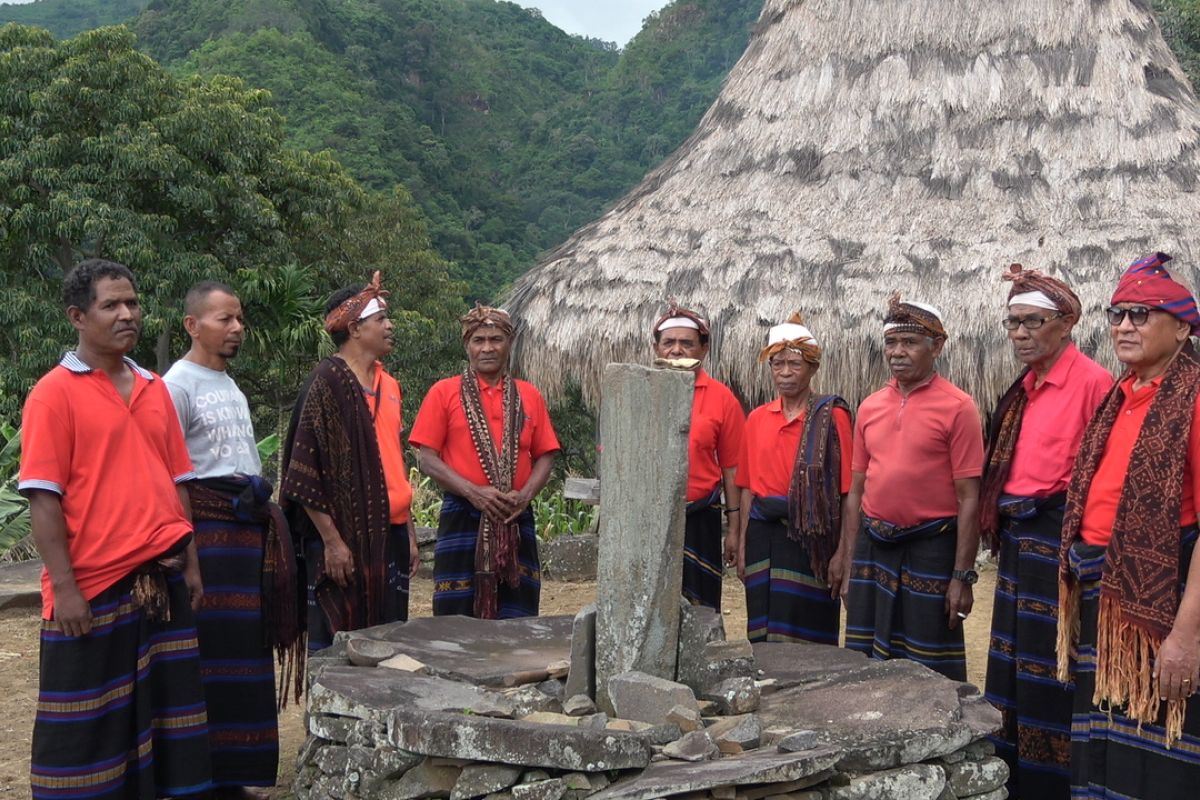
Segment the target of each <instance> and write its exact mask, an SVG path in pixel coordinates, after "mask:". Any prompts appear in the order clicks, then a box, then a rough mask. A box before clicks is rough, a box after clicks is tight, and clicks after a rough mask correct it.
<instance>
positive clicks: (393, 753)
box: [362, 746, 424, 793]
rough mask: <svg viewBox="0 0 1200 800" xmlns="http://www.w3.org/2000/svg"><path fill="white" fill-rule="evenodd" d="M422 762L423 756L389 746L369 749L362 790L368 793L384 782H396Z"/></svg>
mask: <svg viewBox="0 0 1200 800" xmlns="http://www.w3.org/2000/svg"><path fill="white" fill-rule="evenodd" d="M423 760H424V757H423V756H419V755H417V754H416V753H410V752H408V751H407V750H398V749H397V748H395V747H391V746H385V747H374V748H371V763H370V766H369V767H368V768H366V769H364V770H363V773H364V778H363V780H362V785H363V788H364V789H365V790H367V791H368V793H369V792H370V791H372V790H373V789H374V788H375V787H376V786H378V785H379V784H380V783H382V782H384V781H392V780H396V779H397V778H399V777H400V776H401V775H403V774H404V773H405V772H408V771H409V770H410V769H412V768H413V767H415V766H416V765H417V764H420V763H421V762H422V761H423Z"/></svg>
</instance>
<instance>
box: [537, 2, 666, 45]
mask: <svg viewBox="0 0 1200 800" xmlns="http://www.w3.org/2000/svg"><path fill="white" fill-rule="evenodd" d="M516 2H517V4H519V5H522V6H525V7H526V8H537V9H540V10H541V12H542V16H543V17H545V18H546V19H547V20H549V21H550V22H552V23H554V24H555V25H557V26H558V27H560V28H562V29H563V30H564V31H566V32H567V33H577V34H579V35H580V36H591V37H593V38H595V39H603V40H604V41H606V42H616V43H617V44H619V45H620V46H621V47H624V46H625V45H626V44H628V43H629V40H630V39H632V38H633V36H634V34H636V33H637V32H638V31H640V30H641V29H642V20H643V19H645V18H646V17H647V16H649V15H650V12H651V11H656V10H658V9H660V8H662V7H663V6H665V5H666V4H667V0H602V2H597V0H537V2H531V0H516Z"/></svg>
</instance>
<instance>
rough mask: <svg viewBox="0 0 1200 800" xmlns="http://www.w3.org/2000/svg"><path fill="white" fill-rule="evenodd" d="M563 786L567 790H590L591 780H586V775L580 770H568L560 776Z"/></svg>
mask: <svg viewBox="0 0 1200 800" xmlns="http://www.w3.org/2000/svg"><path fill="white" fill-rule="evenodd" d="M562 782H563V786H566V787H567V791H570V790H572V789H575V790H581V789H586V790H587V791H589V792H590V791H592V782H591V781H590V780H588V776H587V775H586V774H584V773H582V772H568V773H567V774H566V775H563V776H562Z"/></svg>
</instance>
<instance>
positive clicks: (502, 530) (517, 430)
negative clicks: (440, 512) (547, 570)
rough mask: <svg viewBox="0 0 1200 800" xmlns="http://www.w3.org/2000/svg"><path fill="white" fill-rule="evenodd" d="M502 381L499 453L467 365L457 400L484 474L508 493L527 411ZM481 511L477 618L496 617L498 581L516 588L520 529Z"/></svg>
mask: <svg viewBox="0 0 1200 800" xmlns="http://www.w3.org/2000/svg"><path fill="white" fill-rule="evenodd" d="M502 385H503V390H504V410H503V414H504V430H503V433H502V434H501V436H500V452H499V453H497V452H496V443H495V442H494V441H493V440H492V432H491V429H490V428H488V422H487V415H486V414H484V412H483V402H482V399H481V398H480V395H479V378H478V377H477V375H476V373H475V370H473V369H471V368H470V367H467V368H466V369H465V370H464V371H463V376H462V388H461V390H460V399H461V401H462V407H463V413H464V414H466V417H467V427H468V428H470V430H471V440H472V441H473V442H474V443H475V453H476V454H477V455H478V456H479V464H480V466H482V467H483V474H484V475H486V476H487V479H488V483H490V484H491V485H492V486H493V487H495V488H496V489H499V490H500V491H501V492H509V491H512V488H513V479H514V478H515V477H516V474H517V452H518V447H519V445H520V442H521V428H522V426H523V425H524V422H525V411H524V409H523V408H522V406H521V394H520V392H518V391H517V383H516V381H514V380H513V379H512V376H511V375H505V376H504V378H503V384H502ZM480 512H481V513H480V518H479V538H478V539H476V541H475V616H476V617H478V618H479V619H495V618H496V613H497V611H498V608H499V588H500V587H499V580H503V581H504V583H505V584H506V585H507V586H509V587H511V588H516V587H517V585H518V584H519V583H520V581H521V573H520V569H519V566H518V562H517V546H518V544H519V542H520V537H521V532H520V528H519V527H518V525H517V523H516V522H515V521H514V522H505V521H504V520H503V519H500V518H497V517H492V516H490V515H488V513H487V512H485V511H483V509H480Z"/></svg>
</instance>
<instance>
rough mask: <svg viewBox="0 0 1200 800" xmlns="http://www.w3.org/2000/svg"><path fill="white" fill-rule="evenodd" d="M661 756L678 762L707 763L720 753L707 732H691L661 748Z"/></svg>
mask: <svg viewBox="0 0 1200 800" xmlns="http://www.w3.org/2000/svg"><path fill="white" fill-rule="evenodd" d="M662 752H663V755H665V756H666V757H667V758H674V759H677V760H679V761H708V760H710V759H713V758H717V757H718V756H719V755H720V754H721V751H720V750H719V749H718V748H717V743H716V742H714V741H713V740H712V737H711V736H709V735H708V731H692V732H691V733H687V734H684V735H683V736H682V737H680V738H679V739H678V740H677V741H674V742H671V743H670V744H668V745H666V746H665V747H664V748H663V751H662Z"/></svg>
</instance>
